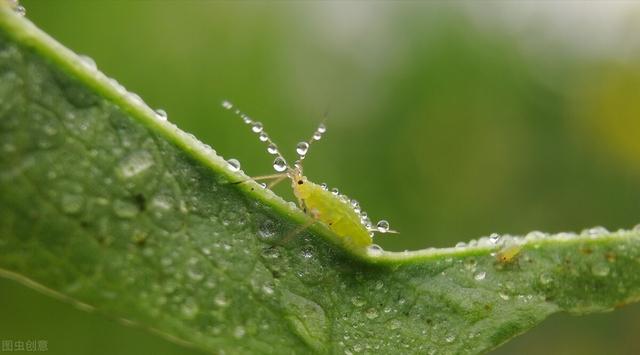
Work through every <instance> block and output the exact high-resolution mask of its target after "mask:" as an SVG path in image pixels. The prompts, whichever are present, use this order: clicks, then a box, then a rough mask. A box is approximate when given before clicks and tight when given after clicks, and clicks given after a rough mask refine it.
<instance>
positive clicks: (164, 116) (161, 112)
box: [156, 108, 168, 121]
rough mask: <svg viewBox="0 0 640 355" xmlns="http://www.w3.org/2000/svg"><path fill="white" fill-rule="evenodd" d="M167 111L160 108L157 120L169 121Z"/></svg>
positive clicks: (157, 111) (157, 112)
mask: <svg viewBox="0 0 640 355" xmlns="http://www.w3.org/2000/svg"><path fill="white" fill-rule="evenodd" d="M167 117H168V115H167V111H165V110H163V109H161V108H159V109H157V110H156V118H157V119H159V120H160V121H166V120H167Z"/></svg>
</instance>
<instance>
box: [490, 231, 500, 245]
mask: <svg viewBox="0 0 640 355" xmlns="http://www.w3.org/2000/svg"><path fill="white" fill-rule="evenodd" d="M489 241H490V242H491V244H498V242H500V234H498V233H491V235H490V236H489Z"/></svg>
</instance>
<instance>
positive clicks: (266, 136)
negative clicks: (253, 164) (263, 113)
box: [258, 132, 269, 142]
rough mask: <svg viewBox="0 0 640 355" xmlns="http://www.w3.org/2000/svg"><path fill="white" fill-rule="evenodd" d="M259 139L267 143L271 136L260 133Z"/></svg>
mask: <svg viewBox="0 0 640 355" xmlns="http://www.w3.org/2000/svg"><path fill="white" fill-rule="evenodd" d="M258 139H259V140H260V142H266V141H268V140H269V135H267V134H266V133H265V132H260V135H259V136H258Z"/></svg>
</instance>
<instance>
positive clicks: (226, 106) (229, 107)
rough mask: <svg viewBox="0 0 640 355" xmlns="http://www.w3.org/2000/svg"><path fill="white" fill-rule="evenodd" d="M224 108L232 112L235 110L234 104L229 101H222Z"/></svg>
mask: <svg viewBox="0 0 640 355" xmlns="http://www.w3.org/2000/svg"><path fill="white" fill-rule="evenodd" d="M222 107H224V108H226V109H227V110H231V109H232V108H233V104H232V103H231V102H229V101H227V100H224V101H222Z"/></svg>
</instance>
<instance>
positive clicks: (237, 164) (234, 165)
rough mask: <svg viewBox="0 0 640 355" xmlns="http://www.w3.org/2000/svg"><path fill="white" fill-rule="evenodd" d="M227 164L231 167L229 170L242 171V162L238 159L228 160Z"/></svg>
mask: <svg viewBox="0 0 640 355" xmlns="http://www.w3.org/2000/svg"><path fill="white" fill-rule="evenodd" d="M227 166H228V167H229V170H231V171H233V172H234V173H235V172H237V171H240V162H239V161H238V159H229V160H227Z"/></svg>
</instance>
